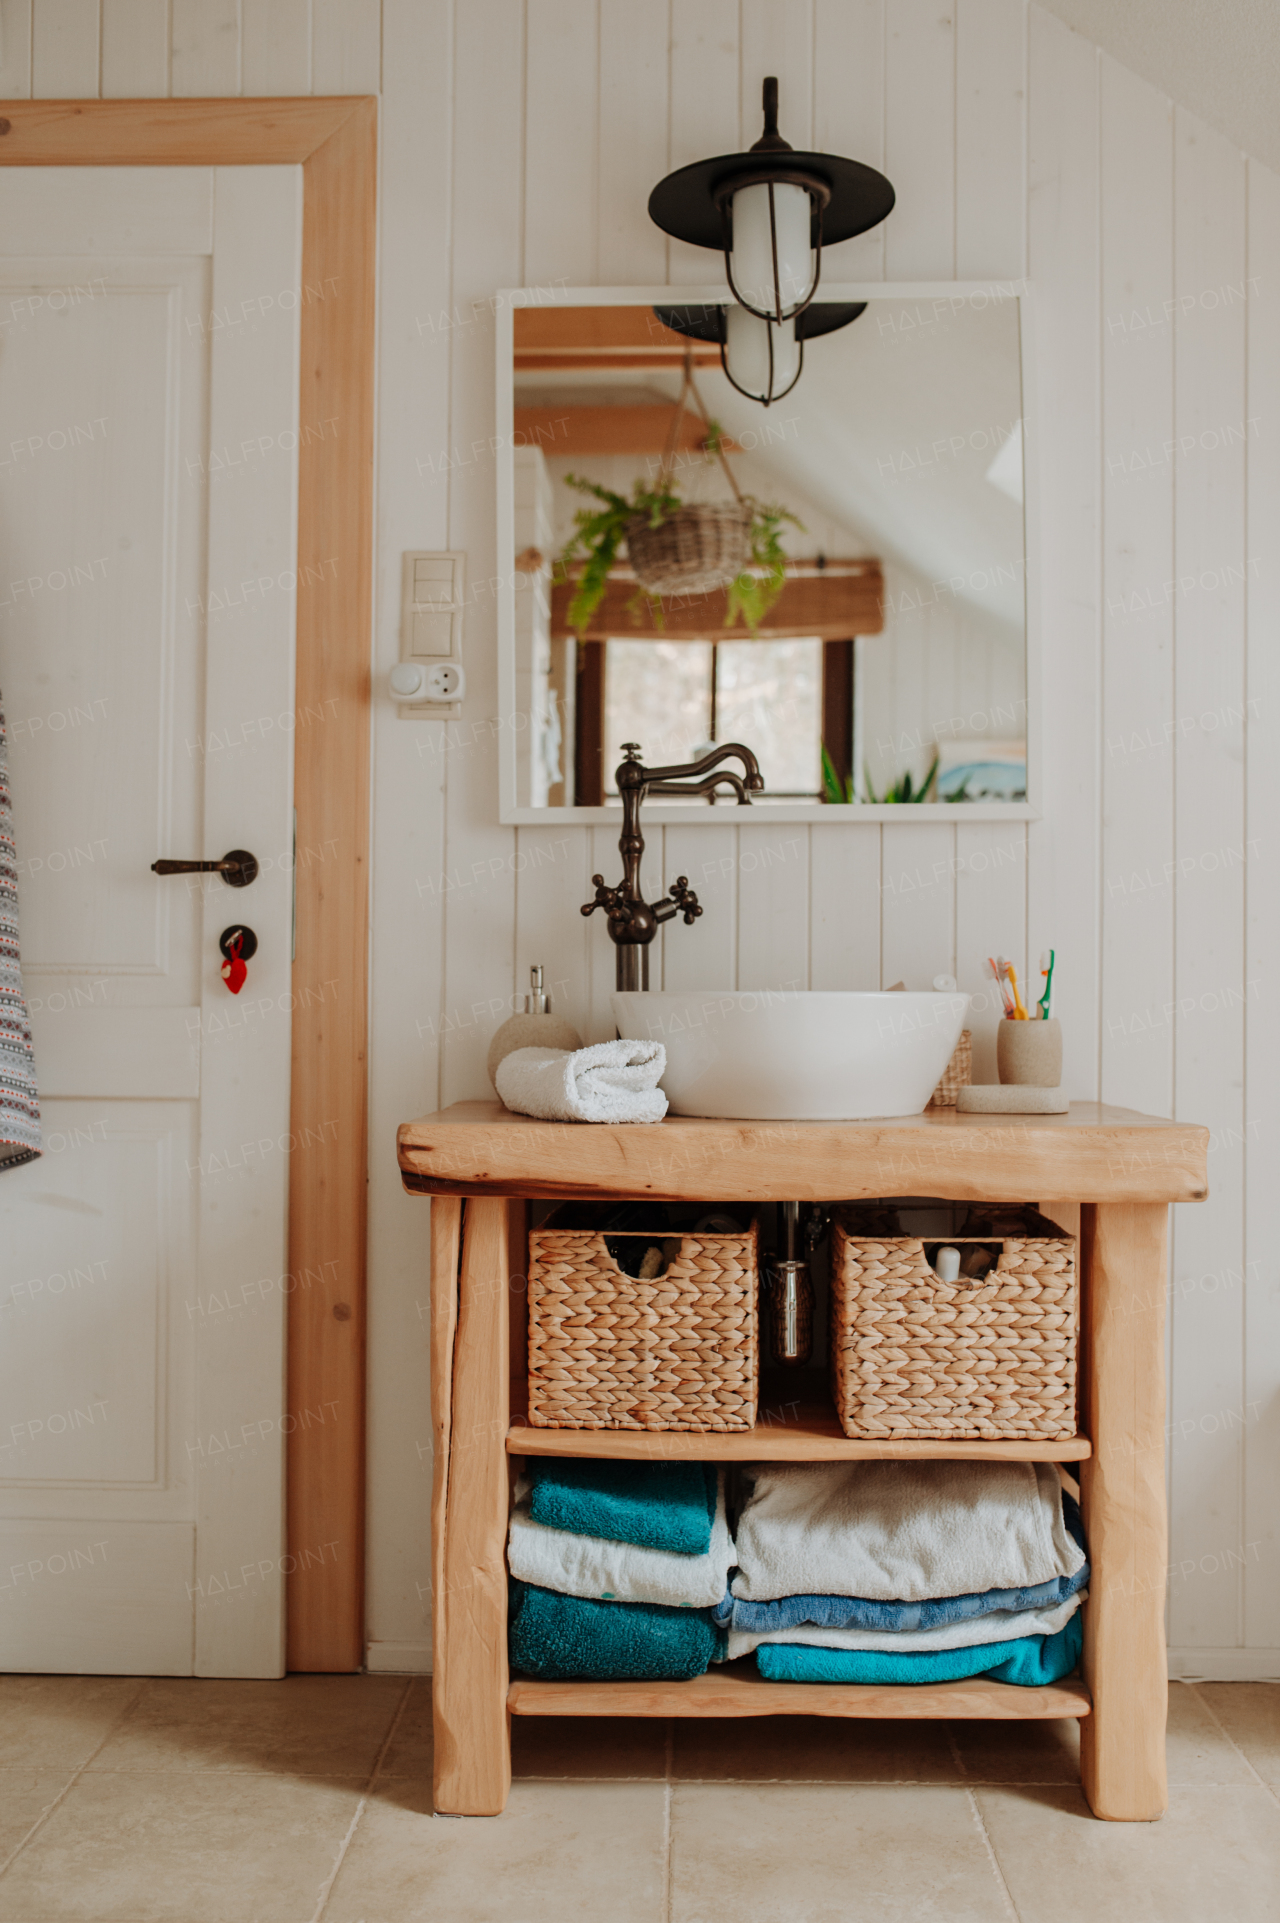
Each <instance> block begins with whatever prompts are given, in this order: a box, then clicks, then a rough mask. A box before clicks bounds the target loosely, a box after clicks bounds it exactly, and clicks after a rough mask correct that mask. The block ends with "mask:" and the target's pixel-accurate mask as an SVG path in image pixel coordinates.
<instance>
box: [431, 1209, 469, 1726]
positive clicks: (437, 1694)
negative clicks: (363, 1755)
mask: <svg viewBox="0 0 1280 1923" xmlns="http://www.w3.org/2000/svg"><path fill="white" fill-rule="evenodd" d="M461 1246H462V1200H461V1197H459V1196H456V1195H435V1196H433V1197H432V1198H431V1663H432V1691H433V1700H435V1701H439V1700H440V1699H441V1698H443V1697H445V1696H446V1695H447V1691H448V1681H447V1671H448V1662H449V1631H448V1623H447V1621H446V1616H445V1587H444V1535H445V1521H446V1516H447V1512H448V1500H449V1443H450V1438H451V1431H452V1426H453V1345H454V1341H455V1339H456V1337H457V1333H458V1253H459V1250H460V1249H461ZM439 1751H440V1745H439V1741H438V1740H437V1743H436V1754H437V1755H438V1754H439Z"/></svg>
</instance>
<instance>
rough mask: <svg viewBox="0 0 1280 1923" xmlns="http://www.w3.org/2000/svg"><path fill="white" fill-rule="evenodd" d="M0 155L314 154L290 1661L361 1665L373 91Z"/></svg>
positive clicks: (305, 405) (291, 1306)
mask: <svg viewBox="0 0 1280 1923" xmlns="http://www.w3.org/2000/svg"><path fill="white" fill-rule="evenodd" d="M0 166H10V167H234V166H242V167H249V166H253V167H260V166H301V168H302V179H303V201H302V291H301V297H300V298H301V326H302V345H301V366H302V405H301V413H300V416H299V418H300V421H301V422H302V423H306V422H308V421H325V422H328V421H336V422H337V428H336V432H335V434H334V435H333V436H328V435H322V436H317V437H309V436H307V435H305V434H301V433H300V435H299V449H298V582H299V593H298V603H297V606H298V614H297V695H296V714H297V715H299V716H309V717H310V718H311V719H312V720H313V721H314V722H315V725H314V726H311V725H309V726H306V727H302V726H295V729H294V757H295V759H294V800H295V804H296V807H297V812H298V836H297V861H296V866H295V879H296V886H297V948H296V954H295V959H294V966H293V989H294V1009H293V1074H292V1083H291V1090H290V1100H291V1108H290V1114H291V1128H292V1130H293V1136H294V1142H295V1146H294V1148H293V1152H292V1154H291V1156H290V1166H289V1277H290V1280H289V1282H288V1285H287V1286H288V1289H289V1293H288V1349H287V1354H288V1391H287V1396H286V1405H285V1407H286V1410H287V1411H292V1412H294V1414H295V1415H297V1414H298V1412H300V1411H306V1410H314V1411H320V1412H321V1415H323V1413H324V1412H325V1411H327V1410H328V1409H332V1410H333V1411H334V1418H335V1419H333V1420H328V1421H326V1420H323V1419H320V1418H319V1417H318V1418H317V1419H316V1420H314V1421H310V1422H308V1421H305V1420H297V1421H295V1422H294V1423H293V1425H292V1433H291V1434H290V1436H289V1439H288V1457H287V1464H288V1467H287V1478H288V1481H287V1489H288V1494H287V1506H288V1548H289V1551H290V1558H289V1560H287V1561H286V1570H290V1571H291V1573H290V1574H289V1575H288V1577H287V1582H288V1640H287V1662H288V1666H289V1668H290V1669H295V1670H351V1669H359V1668H361V1667H362V1665H363V1663H364V1411H365V1223H366V1155H367V1134H368V1119H367V1106H368V1105H367V1093H366V1085H367V1077H366V1048H367V1032H368V962H367V952H368V932H369V904H368V844H369V701H370V654H371V643H372V614H373V609H372V601H373V410H374V346H375V333H374V326H375V292H376V287H375V272H376V260H377V228H376V215H377V101H376V99H375V98H373V97H371V96H362V95H349V96H344V97H340V98H336V99H325V98H319V99H317V98H310V97H303V98H297V99H286V100H160V99H156V100H13V101H8V102H0ZM321 984H324V985H325V989H322V988H321V986H320V985H321ZM329 985H333V986H335V988H336V995H335V998H334V999H329V997H328V994H327V992H326V989H327V987H328V986H329ZM308 990H309V991H310V992H309V993H308Z"/></svg>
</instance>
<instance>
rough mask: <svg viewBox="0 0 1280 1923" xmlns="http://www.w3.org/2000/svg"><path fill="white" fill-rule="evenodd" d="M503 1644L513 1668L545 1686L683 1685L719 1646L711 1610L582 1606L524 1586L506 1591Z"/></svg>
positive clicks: (581, 1601) (643, 1605) (575, 1599)
mask: <svg viewBox="0 0 1280 1923" xmlns="http://www.w3.org/2000/svg"><path fill="white" fill-rule="evenodd" d="M508 1639H509V1648H510V1656H511V1667H512V1669H518V1670H522V1671H523V1672H524V1674H525V1675H526V1676H541V1677H543V1678H545V1679H546V1680H547V1681H548V1682H568V1681H595V1682H614V1681H619V1680H625V1679H627V1678H636V1679H639V1680H642V1681H653V1682H684V1681H686V1680H687V1679H688V1678H689V1677H691V1676H701V1675H702V1674H703V1673H704V1672H705V1670H706V1667H707V1665H708V1663H709V1662H710V1661H711V1658H712V1657H713V1656H714V1655H715V1653H716V1650H717V1647H718V1644H719V1638H718V1637H717V1635H716V1632H715V1630H714V1629H713V1628H712V1626H711V1611H710V1610H709V1609H668V1608H667V1607H666V1606H665V1605H664V1604H662V1603H622V1602H587V1601H586V1600H584V1599H583V1598H582V1597H580V1596H561V1595H558V1594H557V1593H556V1591H555V1590H553V1589H536V1588H535V1587H534V1586H533V1584H532V1583H522V1582H513V1583H512V1585H511V1613H510V1621H509V1628H508Z"/></svg>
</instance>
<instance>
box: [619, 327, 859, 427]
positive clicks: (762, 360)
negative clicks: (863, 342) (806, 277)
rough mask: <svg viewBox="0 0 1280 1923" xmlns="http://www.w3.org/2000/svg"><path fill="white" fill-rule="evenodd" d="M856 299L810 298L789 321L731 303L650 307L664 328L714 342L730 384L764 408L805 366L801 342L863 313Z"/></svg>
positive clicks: (785, 390) (787, 390)
mask: <svg viewBox="0 0 1280 1923" xmlns="http://www.w3.org/2000/svg"><path fill="white" fill-rule="evenodd" d="M866 305H867V303H866V302H865V301H864V300H859V301H817V300H815V301H811V302H810V303H809V305H808V306H807V307H805V308H803V309H802V310H801V312H800V313H799V314H798V315H796V316H794V317H793V318H792V319H790V320H785V321H781V322H773V321H766V320H761V318H760V316H759V315H758V314H752V313H749V312H748V310H747V309H746V308H745V307H741V306H739V305H738V304H737V303H736V302H733V303H730V304H729V305H727V306H724V307H720V306H716V307H703V306H696V307H655V308H654V310H653V311H654V313H655V314H656V315H657V317H658V319H659V320H660V321H661V322H662V324H663V326H664V327H669V328H670V329H671V330H672V332H673V333H676V334H683V335H684V336H685V337H686V339H688V340H695V341H713V342H715V343H716V345H717V346H718V347H719V349H720V365H721V367H722V368H723V369H724V371H725V374H726V375H727V377H728V379H729V380H730V382H731V383H732V384H733V386H734V387H736V388H737V390H738V392H739V393H740V394H745V395H746V396H747V398H748V400H752V401H760V402H761V403H762V404H763V405H764V406H765V407H768V406H769V405H770V404H771V402H773V401H780V400H781V399H782V397H783V395H784V394H789V393H790V392H791V390H792V388H793V387H794V386H795V384H796V382H797V381H798V380H799V378H800V375H801V372H802V370H803V368H804V344H805V342H806V341H812V340H817V339H818V338H819V337H820V336H821V335H823V334H834V333H835V332H836V330H837V329H838V328H841V327H848V326H849V324H850V322H851V321H856V320H857V318H858V316H859V314H861V313H863V312H865V310H866Z"/></svg>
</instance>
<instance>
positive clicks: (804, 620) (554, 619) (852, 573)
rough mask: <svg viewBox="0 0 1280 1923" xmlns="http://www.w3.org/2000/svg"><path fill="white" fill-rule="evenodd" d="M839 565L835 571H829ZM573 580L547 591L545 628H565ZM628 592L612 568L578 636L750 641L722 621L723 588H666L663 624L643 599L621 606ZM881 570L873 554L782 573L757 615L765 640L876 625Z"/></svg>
mask: <svg viewBox="0 0 1280 1923" xmlns="http://www.w3.org/2000/svg"><path fill="white" fill-rule="evenodd" d="M837 570H840V571H837ZM573 592H574V583H573V582H572V581H560V582H557V583H556V584H555V586H554V587H553V588H552V592H551V632H552V634H553V636H555V637H556V638H557V639H559V638H561V637H562V636H566V635H573V634H574V633H575V630H574V629H572V628H571V627H570V626H569V603H570V601H571V600H572V599H573ZM635 594H636V582H635V577H634V576H627V575H620V574H613V575H611V576H610V578H609V582H608V585H607V587H606V588H605V593H604V599H603V601H602V602H601V603H600V606H599V607H598V608H597V609H596V612H595V613H594V615H593V616H592V617H591V622H590V625H589V626H588V628H587V630H586V633H585V634H584V635H582V636H581V637H578V638H580V639H582V640H585V641H750V640H751V639H752V635H751V633H750V630H749V629H747V628H744V627H736V628H726V627H725V625H724V611H725V595H724V592H723V590H721V591H720V592H718V593H716V594H691V595H681V596H675V595H673V596H671V597H669V598H665V599H664V600H663V603H662V612H663V626H661V627H659V626H658V625H657V623H656V622H655V621H654V619H653V616H652V614H651V613H650V611H649V608H648V606H647V605H646V604H644V603H643V602H642V603H641V605H640V606H639V607H638V608H635V609H629V608H628V605H627V604H628V602H630V601H631V600H632V599H633V597H634V596H635ZM883 598H884V576H883V574H882V573H881V569H880V563H879V561H856V562H851V561H844V562H837V563H834V564H833V565H832V566H830V567H828V568H826V569H824V570H822V571H821V572H818V571H816V570H815V571H814V572H813V573H804V574H796V575H791V576H789V577H788V579H787V581H786V584H785V586H784V587H783V590H782V593H781V594H780V595H779V596H778V599H777V600H776V601H775V602H774V604H773V606H772V607H771V608H770V610H769V612H768V614H767V615H766V616H765V617H764V619H763V621H761V623H760V627H759V635H760V637H761V638H763V639H765V640H779V639H782V638H784V637H785V638H787V639H791V638H793V637H794V638H796V639H806V640H807V639H813V640H818V641H848V640H850V639H852V637H853V636H854V635H857V634H880V633H882V632H883V630H884V608H883V605H882V604H883Z"/></svg>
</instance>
